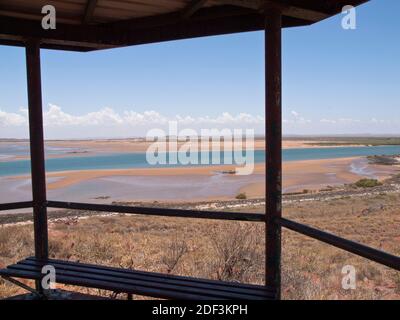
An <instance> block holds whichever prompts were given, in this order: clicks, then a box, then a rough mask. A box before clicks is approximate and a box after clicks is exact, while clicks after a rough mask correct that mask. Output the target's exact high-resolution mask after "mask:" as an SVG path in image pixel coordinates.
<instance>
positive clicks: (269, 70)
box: [265, 8, 282, 299]
mask: <svg viewBox="0 0 400 320" xmlns="http://www.w3.org/2000/svg"><path fill="white" fill-rule="evenodd" d="M281 51H282V14H281V11H280V10H279V9H275V8H271V9H269V10H268V12H267V14H266V23H265V80H266V81H265V86H266V87H265V89H266V92H265V94H266V95H265V103H266V104H265V151H266V159H265V165H266V168H265V174H266V181H265V182H266V189H265V190H266V199H265V201H266V226H265V233H266V234H265V235H266V239H265V240H266V248H265V249H266V253H265V254H266V259H265V264H266V265H265V267H266V274H265V284H266V285H268V286H271V287H272V288H273V289H274V290H275V292H276V294H277V296H276V298H277V299H280V290H281V227H280V225H279V224H278V223H277V221H276V220H277V219H279V218H280V217H281V216H282V52H281Z"/></svg>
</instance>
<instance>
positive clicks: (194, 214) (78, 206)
mask: <svg viewBox="0 0 400 320" xmlns="http://www.w3.org/2000/svg"><path fill="white" fill-rule="evenodd" d="M47 207H49V208H60V209H75V210H89V211H102V212H118V213H127V214H142V215H148V216H165V217H181V218H197V219H216V220H236V221H253V222H261V221H263V222H265V215H264V214H260V213H240V212H217V211H202V210H182V209H167V208H146V207H128V206H115V205H107V204H89V203H77V202H62V201H47Z"/></svg>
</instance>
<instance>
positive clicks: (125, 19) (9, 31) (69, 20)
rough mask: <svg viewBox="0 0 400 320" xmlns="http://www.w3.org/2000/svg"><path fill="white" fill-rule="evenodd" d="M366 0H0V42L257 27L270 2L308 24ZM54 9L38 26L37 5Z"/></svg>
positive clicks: (74, 45) (143, 39) (92, 42)
mask: <svg viewBox="0 0 400 320" xmlns="http://www.w3.org/2000/svg"><path fill="white" fill-rule="evenodd" d="M367 1H368V0H268V1H266V0H56V1H51V0H0V44H9V45H19V46H23V45H24V43H25V41H26V39H29V38H35V39H41V41H42V47H43V48H52V49H63V50H77V51H89V50H96V49H104V48H112V47H120V46H128V45H136V44H144V43H153V42H160V41H168V40H177V39H185V38H193V37H201V36H209V35H219V34H227V33H236V32H245V31H256V30H263V29H264V26H265V14H266V13H267V12H268V10H269V9H270V8H272V7H278V8H280V9H281V10H282V12H283V21H282V26H283V27H293V26H304V25H309V24H312V23H315V22H318V21H321V20H323V19H325V18H328V17H330V16H333V15H335V14H337V13H339V12H341V10H342V7H343V6H345V5H353V6H357V5H360V4H362V3H364V2H367ZM45 5H53V6H54V7H55V9H56V21H57V25H56V29H55V30H44V29H43V28H42V26H41V20H42V18H43V17H44V16H45V14H42V7H43V6H45Z"/></svg>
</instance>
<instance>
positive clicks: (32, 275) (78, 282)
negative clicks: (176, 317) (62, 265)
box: [0, 269, 212, 300]
mask: <svg viewBox="0 0 400 320" xmlns="http://www.w3.org/2000/svg"><path fill="white" fill-rule="evenodd" d="M0 274H1V275H5V276H9V277H16V278H23V279H32V280H40V279H41V278H42V276H43V275H41V274H40V273H37V272H32V271H25V270H24V271H23V270H7V269H5V270H1V271H0ZM57 282H58V283H63V284H68V285H74V286H81V287H87V288H98V289H103V290H110V291H117V292H124V293H131V294H138V295H144V296H150V297H154V298H161V299H182V300H185V299H193V300H208V299H212V298H210V297H209V296H201V295H190V294H182V293H179V292H178V293H177V292H171V291H170V290H167V291H165V290H160V289H152V288H147V287H141V286H135V287H130V288H127V287H126V286H121V285H119V284H117V283H110V282H108V281H99V280H90V279H81V278H73V277H66V276H58V277H57Z"/></svg>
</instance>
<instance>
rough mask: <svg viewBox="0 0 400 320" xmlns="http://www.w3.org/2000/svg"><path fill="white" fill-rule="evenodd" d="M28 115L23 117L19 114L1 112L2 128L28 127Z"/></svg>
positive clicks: (0, 122)
mask: <svg viewBox="0 0 400 320" xmlns="http://www.w3.org/2000/svg"><path fill="white" fill-rule="evenodd" d="M27 124H28V122H27V117H26V115H21V114H18V113H8V112H4V111H2V110H0V126H2V127H3V126H4V127H8V126H22V125H27Z"/></svg>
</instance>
